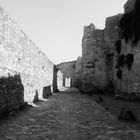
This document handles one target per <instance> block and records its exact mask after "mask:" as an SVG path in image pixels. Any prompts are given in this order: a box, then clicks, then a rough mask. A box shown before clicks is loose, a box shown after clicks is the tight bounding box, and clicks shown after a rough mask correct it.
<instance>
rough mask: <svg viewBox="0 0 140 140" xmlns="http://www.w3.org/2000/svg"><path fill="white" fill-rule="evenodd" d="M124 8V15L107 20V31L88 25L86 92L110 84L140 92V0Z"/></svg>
mask: <svg viewBox="0 0 140 140" xmlns="http://www.w3.org/2000/svg"><path fill="white" fill-rule="evenodd" d="M135 2H137V4H135ZM124 8H125V13H124V14H118V15H115V16H112V17H108V18H107V19H106V26H105V29H104V30H98V29H96V28H95V26H94V25H93V24H91V25H90V26H87V27H84V35H83V39H82V89H83V91H84V92H90V91H95V88H96V87H97V88H99V89H102V88H103V87H104V89H105V88H107V87H108V86H109V87H108V89H110V88H112V89H114V91H115V90H117V91H119V92H124V93H140V68H139V67H140V26H139V25H140V22H139V17H140V10H139V9H140V2H139V0H134V1H133V0H128V1H127V3H126V4H125V6H124ZM110 85H111V86H112V87H110Z"/></svg>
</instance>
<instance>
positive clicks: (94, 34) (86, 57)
mask: <svg viewBox="0 0 140 140" xmlns="http://www.w3.org/2000/svg"><path fill="white" fill-rule="evenodd" d="M105 63H106V62H105V54H104V31H103V30H97V29H95V26H94V25H93V24H91V25H90V26H87V27H84V36H83V40H82V88H83V91H84V92H91V91H93V90H94V89H95V88H100V89H102V88H104V87H105V85H106V65H105Z"/></svg>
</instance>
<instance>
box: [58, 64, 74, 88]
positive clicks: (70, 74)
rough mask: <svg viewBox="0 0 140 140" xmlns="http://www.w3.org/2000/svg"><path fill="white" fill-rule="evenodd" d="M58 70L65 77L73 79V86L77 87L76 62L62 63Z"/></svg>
mask: <svg viewBox="0 0 140 140" xmlns="http://www.w3.org/2000/svg"><path fill="white" fill-rule="evenodd" d="M57 68H58V69H60V71H61V72H62V73H63V74H64V75H65V77H67V78H70V79H71V86H76V77H75V75H76V61H70V62H63V63H60V64H58V65H57Z"/></svg>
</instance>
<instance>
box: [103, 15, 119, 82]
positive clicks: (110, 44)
mask: <svg viewBox="0 0 140 140" xmlns="http://www.w3.org/2000/svg"><path fill="white" fill-rule="evenodd" d="M121 17H122V14H118V15H115V16H112V17H108V18H106V22H105V23H106V24H105V30H104V41H105V55H106V75H107V78H108V79H107V81H108V84H114V75H115V73H116V72H115V71H116V69H115V59H116V54H117V52H116V49H117V48H116V47H117V46H116V44H117V43H119V42H120V41H121V39H120V34H119V22H120V19H121Z"/></svg>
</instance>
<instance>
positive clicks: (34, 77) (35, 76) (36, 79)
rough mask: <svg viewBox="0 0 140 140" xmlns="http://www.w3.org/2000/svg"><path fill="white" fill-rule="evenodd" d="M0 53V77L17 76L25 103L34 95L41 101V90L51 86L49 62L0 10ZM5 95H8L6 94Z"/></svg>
mask: <svg viewBox="0 0 140 140" xmlns="http://www.w3.org/2000/svg"><path fill="white" fill-rule="evenodd" d="M0 54H1V55H0V77H5V76H6V75H16V74H19V75H20V78H21V82H22V84H23V86H24V101H25V102H32V101H33V100H34V97H36V95H38V97H39V98H43V88H44V87H46V86H52V80H53V63H52V62H51V61H50V60H49V59H48V58H47V57H46V56H45V54H44V53H42V52H41V51H40V50H39V48H38V47H37V46H36V45H35V44H34V43H33V42H32V41H31V40H30V39H29V38H28V37H27V36H26V34H24V32H23V31H22V30H21V29H20V28H19V27H18V25H17V24H16V23H15V22H14V21H13V20H11V18H10V17H9V16H8V15H7V14H6V12H5V11H4V10H3V9H2V8H0ZM49 89H50V88H49ZM7 94H9V95H10V93H9V92H8V93H7ZM19 94H20V93H19Z"/></svg>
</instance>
